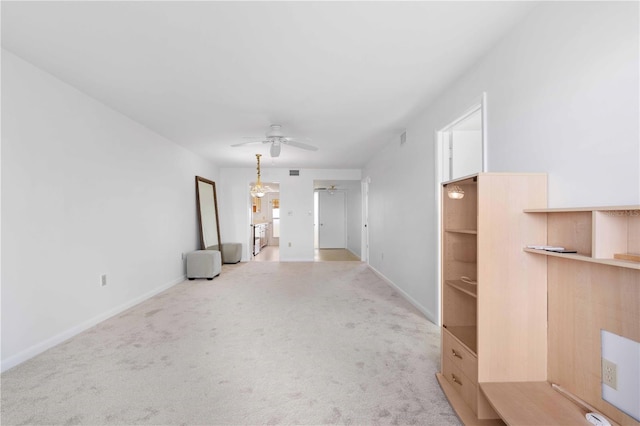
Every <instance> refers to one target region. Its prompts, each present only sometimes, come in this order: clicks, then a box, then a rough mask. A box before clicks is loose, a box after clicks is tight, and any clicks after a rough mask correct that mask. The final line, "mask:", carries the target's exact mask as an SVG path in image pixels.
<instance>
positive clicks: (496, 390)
mask: <svg viewBox="0 0 640 426" xmlns="http://www.w3.org/2000/svg"><path fill="white" fill-rule="evenodd" d="M480 388H481V389H482V391H483V392H484V394H485V395H486V396H487V399H488V400H489V402H490V403H491V405H492V406H493V408H494V409H495V410H496V412H497V413H498V414H499V415H500V417H502V420H504V422H505V423H506V424H507V425H510V426H515V425H518V426H521V425H522V426H525V425H530V426H539V425H548V426H552V425H591V423H589V422H588V421H587V419H586V418H585V414H586V411H584V410H583V409H582V408H581V407H579V406H578V405H576V404H574V403H573V402H571V401H570V400H569V399H567V398H565V397H564V396H563V395H562V394H560V393H559V392H557V391H556V390H554V389H553V388H552V387H551V384H549V383H548V382H514V383H481V384H480Z"/></svg>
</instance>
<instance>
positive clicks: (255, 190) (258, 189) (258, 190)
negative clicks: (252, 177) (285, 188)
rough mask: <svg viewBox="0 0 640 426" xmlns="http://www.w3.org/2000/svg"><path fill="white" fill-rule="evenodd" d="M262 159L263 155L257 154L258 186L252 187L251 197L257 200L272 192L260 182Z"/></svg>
mask: <svg viewBox="0 0 640 426" xmlns="http://www.w3.org/2000/svg"><path fill="white" fill-rule="evenodd" d="M260 157H262V154H256V159H257V160H258V179H257V180H256V184H255V185H253V186H251V196H252V197H257V198H262V197H264V195H265V194H266V193H267V192H269V191H270V190H271V188H269V187H268V186H264V185H262V182H260Z"/></svg>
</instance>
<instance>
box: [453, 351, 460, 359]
mask: <svg viewBox="0 0 640 426" xmlns="http://www.w3.org/2000/svg"><path fill="white" fill-rule="evenodd" d="M451 354H452V355H453V356H454V357H456V358H460V359H462V355H460V354H459V353H458V352H456V350H455V349H451Z"/></svg>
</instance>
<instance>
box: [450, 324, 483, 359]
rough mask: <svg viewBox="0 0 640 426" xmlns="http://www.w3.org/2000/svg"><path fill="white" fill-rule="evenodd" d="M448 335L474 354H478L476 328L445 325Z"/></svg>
mask: <svg viewBox="0 0 640 426" xmlns="http://www.w3.org/2000/svg"><path fill="white" fill-rule="evenodd" d="M444 328H446V329H447V330H448V331H449V333H451V335H452V336H453V337H455V338H456V339H458V340H459V341H460V343H462V344H463V345H464V346H466V347H467V349H469V350H470V351H471V352H473V353H474V354H477V353H478V343H477V342H478V337H477V336H478V331H477V330H478V327H476V326H472V325H455V326H453V325H452V326H447V325H445V326H444Z"/></svg>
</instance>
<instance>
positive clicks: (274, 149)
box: [269, 141, 282, 157]
mask: <svg viewBox="0 0 640 426" xmlns="http://www.w3.org/2000/svg"><path fill="white" fill-rule="evenodd" d="M281 148H282V145H280V141H273V142H271V148H269V154H271V156H272V157H277V156H279V155H280V149H281Z"/></svg>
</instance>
